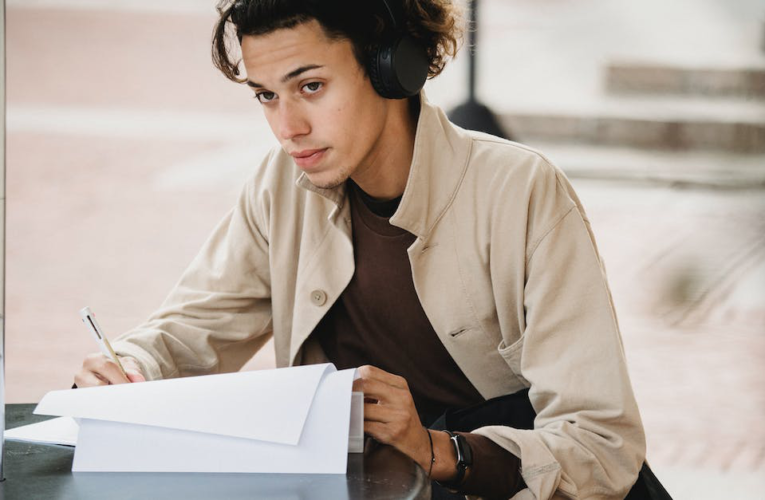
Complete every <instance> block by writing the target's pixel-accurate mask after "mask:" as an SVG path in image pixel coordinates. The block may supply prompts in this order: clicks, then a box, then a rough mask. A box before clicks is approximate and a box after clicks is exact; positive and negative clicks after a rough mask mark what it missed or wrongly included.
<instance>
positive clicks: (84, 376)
mask: <svg viewBox="0 0 765 500" xmlns="http://www.w3.org/2000/svg"><path fill="white" fill-rule="evenodd" d="M74 383H75V384H77V387H98V386H100V385H109V382H107V381H106V380H104V379H102V378H101V377H99V376H98V375H96V374H95V373H93V372H90V371H87V370H84V369H83V370H80V371H79V372H77V373H76V374H75V376H74Z"/></svg>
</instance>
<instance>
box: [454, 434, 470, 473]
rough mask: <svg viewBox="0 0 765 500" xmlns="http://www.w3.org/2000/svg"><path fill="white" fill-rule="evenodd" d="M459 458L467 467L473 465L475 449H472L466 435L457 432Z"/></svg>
mask: <svg viewBox="0 0 765 500" xmlns="http://www.w3.org/2000/svg"><path fill="white" fill-rule="evenodd" d="M457 446H458V449H457V458H458V460H459V461H460V462H462V463H463V464H464V465H465V466H466V467H469V466H471V465H473V450H471V449H470V443H468V440H467V439H465V436H462V435H460V434H457Z"/></svg>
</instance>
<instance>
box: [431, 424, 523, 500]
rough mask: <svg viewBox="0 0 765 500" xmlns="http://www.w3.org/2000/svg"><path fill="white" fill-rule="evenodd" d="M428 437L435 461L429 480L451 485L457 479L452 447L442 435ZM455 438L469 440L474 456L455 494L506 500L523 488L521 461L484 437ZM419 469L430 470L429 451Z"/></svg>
mask: <svg viewBox="0 0 765 500" xmlns="http://www.w3.org/2000/svg"><path fill="white" fill-rule="evenodd" d="M430 433H431V436H432V438H433V455H434V457H435V462H433V469H432V472H431V479H433V480H435V481H439V482H445V483H449V482H452V481H454V480H455V478H456V476H457V454H456V452H455V450H454V446H453V445H452V443H451V441H450V439H449V435H448V434H446V433H445V432H440V431H430ZM457 434H461V435H463V436H464V437H465V438H466V439H467V440H468V444H469V445H470V448H471V450H472V452H473V465H472V466H471V467H470V468H469V469H468V470H467V472H466V475H465V478H464V480H463V481H462V484H460V485H459V487H457V488H456V490H457V491H459V492H460V493H463V494H466V495H477V496H481V497H483V498H487V499H491V498H505V499H506V498H510V497H511V496H513V495H514V494H515V493H516V492H518V491H520V490H522V489H523V488H525V487H526V485H525V483H524V482H523V478H522V477H521V473H520V464H521V461H520V459H519V458H518V457H516V456H515V455H513V454H512V453H510V452H509V451H507V450H505V449H504V448H502V447H501V446H499V445H497V444H496V443H494V442H493V441H492V440H490V439H489V438H486V437H484V436H479V435H477V434H471V433H462V432H459V433H457ZM420 465H421V466H422V467H423V468H424V469H425V470H426V471H427V470H429V469H430V454H429V451H428V452H427V453H425V454H424V455H423V458H422V459H421V460H420Z"/></svg>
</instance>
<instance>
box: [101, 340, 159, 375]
mask: <svg viewBox="0 0 765 500" xmlns="http://www.w3.org/2000/svg"><path fill="white" fill-rule="evenodd" d="M112 349H114V352H115V354H117V356H130V357H133V358H135V359H136V361H138V365H139V366H140V367H141V371H142V372H143V375H144V377H146V380H161V379H162V378H164V377H163V376H162V370H161V369H160V367H159V364H158V363H157V361H156V360H155V359H154V358H153V357H152V355H151V354H149V352H148V351H146V350H145V349H143V348H141V347H138V346H137V345H136V344H134V343H132V342H130V341H128V340H117V341H114V342H113V343H112Z"/></svg>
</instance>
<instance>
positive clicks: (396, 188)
mask: <svg viewBox="0 0 765 500" xmlns="http://www.w3.org/2000/svg"><path fill="white" fill-rule="evenodd" d="M411 101H414V103H412V102H411ZM419 110H420V105H419V98H417V97H415V98H413V99H402V100H397V101H391V106H390V108H389V114H388V120H387V122H386V124H385V130H384V131H383V133H382V135H381V136H380V139H379V143H378V144H377V146H376V148H375V150H376V156H375V157H374V158H370V159H369V165H368V166H367V167H366V168H360V169H359V170H358V171H357V172H355V173H354V174H353V175H352V176H351V178H352V179H353V181H354V182H355V183H356V184H357V185H358V186H359V187H360V188H361V189H362V190H363V191H364V192H365V193H367V194H368V195H369V196H371V197H372V198H375V199H378V200H392V199H394V198H397V197H399V196H401V195H402V194H403V193H404V189H405V188H406V181H407V179H408V178H409V168H410V166H411V163H412V155H413V153H414V136H415V131H416V129H417V120H418V117H419Z"/></svg>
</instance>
